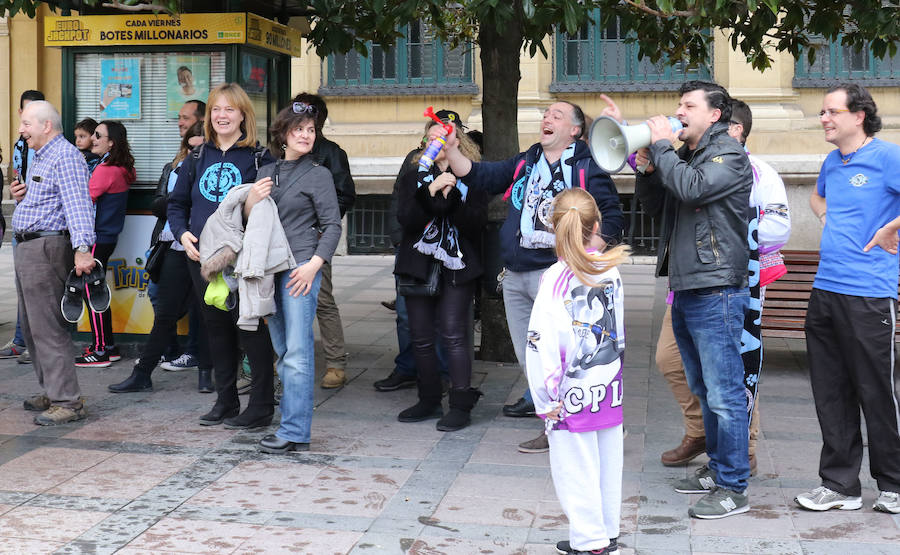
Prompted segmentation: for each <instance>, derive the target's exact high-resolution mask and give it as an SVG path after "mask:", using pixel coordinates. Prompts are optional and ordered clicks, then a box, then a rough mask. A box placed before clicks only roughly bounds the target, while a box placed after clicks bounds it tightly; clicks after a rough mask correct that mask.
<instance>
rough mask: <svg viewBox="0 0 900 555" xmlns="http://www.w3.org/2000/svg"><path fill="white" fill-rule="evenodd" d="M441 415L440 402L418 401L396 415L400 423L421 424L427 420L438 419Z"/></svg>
mask: <svg viewBox="0 0 900 555" xmlns="http://www.w3.org/2000/svg"><path fill="white" fill-rule="evenodd" d="M443 414H444V412H443V411H442V410H441V402H440V400H438V401H437V402H434V401H426V400H425V399H419V402H418V403H416V404H415V405H413V406H411V407H409V408H408V409H406V410H404V411H401V412H400V414H399V415H397V420H398V421H400V422H421V421H422V420H428V419H429V418H440V417H441V416H442V415H443Z"/></svg>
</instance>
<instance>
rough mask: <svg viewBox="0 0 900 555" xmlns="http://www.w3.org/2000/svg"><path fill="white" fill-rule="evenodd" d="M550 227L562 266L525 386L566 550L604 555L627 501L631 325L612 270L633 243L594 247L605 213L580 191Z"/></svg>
mask: <svg viewBox="0 0 900 555" xmlns="http://www.w3.org/2000/svg"><path fill="white" fill-rule="evenodd" d="M551 221H552V224H553V229H554V230H555V234H556V253H557V256H558V257H559V261H558V262H557V263H556V264H554V265H553V266H551V267H550V268H548V269H547V271H546V272H544V275H543V277H542V278H541V285H540V288H539V290H538V294H537V298H536V299H535V301H534V308H533V310H532V312H531V321H530V322H529V325H528V348H527V349H526V368H527V374H528V383H529V387H530V388H531V393H532V395H533V396H534V405H535V410H536V412H537V414H539V415H541V417H542V418H544V419H545V421H546V424H547V435H548V436H549V441H550V470H551V473H552V475H553V485H554V487H555V488H556V496H557V498H558V499H559V502H560V504H561V505H562V507H563V510H564V511H565V513H566V516H567V517H568V519H569V544H570V549H571V551H570V553H581V552H585V553H606V552H607V548H608V547H609V542H610V538H615V537H617V536H618V535H619V514H620V511H621V502H622V451H623V446H622V440H623V438H622V396H623V390H622V360H623V355H624V351H625V326H624V323H623V322H624V306H623V302H622V299H623V295H622V278H621V276H620V275H619V271H618V270H617V269H616V265H617V264H619V263H621V262H622V261H623V260H624V259H625V258H626V257H627V256H628V247H625V246H618V247H615V248H611V249H609V250H607V251H605V252H603V253H600V252H598V251H597V250H595V249H594V248H592V247H591V240H592V239H593V238H594V237H595V235H596V234H597V233H598V230H599V228H600V213H599V211H598V210H597V205H596V204H595V203H594V200H593V199H592V198H591V196H590V195H589V194H588V193H586V192H585V191H583V190H581V189H569V190H567V191H564V192H563V193H561V194H560V195H558V196H557V197H556V199H555V201H554V203H553V209H552V214H551ZM561 543H562V542H561Z"/></svg>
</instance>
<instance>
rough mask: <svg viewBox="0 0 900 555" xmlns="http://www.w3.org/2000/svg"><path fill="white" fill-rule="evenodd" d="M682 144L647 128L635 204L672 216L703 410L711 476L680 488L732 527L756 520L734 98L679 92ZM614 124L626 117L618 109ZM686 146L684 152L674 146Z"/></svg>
mask: <svg viewBox="0 0 900 555" xmlns="http://www.w3.org/2000/svg"><path fill="white" fill-rule="evenodd" d="M679 94H680V95H681V99H680V101H679V102H678V110H677V111H676V112H675V115H676V117H677V118H678V120H679V121H680V122H681V123H682V125H683V126H684V128H683V129H682V130H681V132H680V133H679V136H678V137H676V136H675V133H674V132H673V131H672V126H671V125H670V123H669V121H668V119H667V118H665V117H663V116H654V117H652V118H650V119H649V120H647V125H648V126H649V127H650V132H651V139H650V143H651V144H650V146H649V148H644V149H641V150H639V151H638V152H637V159H636V163H637V165H638V167H643V166H646V168H645V169H644V172H643V173H638V175H637V177H636V181H635V194H636V195H637V196H638V198H639V199H640V201H641V203H642V204H643V206H644V208H645V210H646V212H647V213H648V214H650V215H658V214H660V213H661V214H662V237H661V242H660V248H659V257H658V262H657V267H656V271H657V275H659V276H668V278H669V286H670V288H671V289H672V291H673V292H674V299H673V301H672V328H673V331H674V333H675V339H676V341H677V343H678V348H679V350H680V351H681V357H682V359H683V362H684V371H685V375H686V377H687V381H688V384H689V386H690V388H691V391H692V392H693V393H694V395H696V396H697V398H698V399H699V401H700V406H701V409H702V412H703V423H704V427H705V429H706V452H707V455H709V459H710V460H709V464H708V466H703V467H701V468H700V469H699V470H697V472H696V473H695V474H693V475H692V476H689V477H688V478H686V479H684V480H679V481H678V482H677V483H676V484H675V490H676V491H678V492H681V493H704V494H705V495H704V497H703V498H701V499H700V500H699V501H698V502H697V503H696V504H695V505H694V506H693V507H692V508H691V509H690V511H689V513H690V515H691V516H693V517H695V518H722V517H725V516H730V515H733V514H739V513H744V512H746V511H747V510H749V504H748V500H747V495H746V493H745V490H746V489H747V479H748V478H749V475H750V463H749V458H748V452H747V439H748V437H747V436H748V424H749V423H748V415H747V399H746V395H745V392H744V385H743V378H744V364H743V362H742V360H741V352H740V349H741V333H742V330H743V324H744V313H745V312H746V311H747V308H748V305H749V299H750V292H749V289H748V260H749V256H750V249H749V245H748V241H747V233H748V223H749V222H750V220H751V219H752V214H751V212H750V208H749V206H750V205H749V201H750V190H751V187H752V185H753V173H752V169H751V166H750V161H749V159H748V158H747V155H746V153H745V152H744V149H743V147H742V146H741V144H740V143H739V142H738V141H737V140H735V139H733V138H732V137H730V136H729V135H728V124H729V121H730V120H731V97H730V96H729V95H728V92H727V91H726V90H725V89H724V88H722V87H721V86H719V85H717V84H715V83H709V82H703V81H690V82H687V83H685V84H684V85H682V86H681V88H680V90H679ZM609 112H614V113H612V114H607V115H611V116H613V117H616V116H618V118H621V115H620V114H618V110H617V109H615V108H614V106H613V107H611V109H610V110H609ZM676 138H679V139H680V140H681V141H683V144H682V145H681V147H680V148H678V149H677V150H676V149H675V146H674V145H673V143H674V142H675V139H676Z"/></svg>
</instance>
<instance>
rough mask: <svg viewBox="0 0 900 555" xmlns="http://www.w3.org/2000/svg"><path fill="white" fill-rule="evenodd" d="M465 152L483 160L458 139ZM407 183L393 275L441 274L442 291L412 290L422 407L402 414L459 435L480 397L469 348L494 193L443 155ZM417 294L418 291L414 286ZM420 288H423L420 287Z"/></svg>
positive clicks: (433, 131) (411, 278) (432, 129)
mask: <svg viewBox="0 0 900 555" xmlns="http://www.w3.org/2000/svg"><path fill="white" fill-rule="evenodd" d="M437 116H438V117H439V118H441V119H442V120H443V121H445V122H452V123H453V124H455V125H457V126H458V125H459V116H458V114H456V113H455V112H450V111H447V110H441V111H439V112H437ZM426 132H427V141H428V142H429V143H430V142H431V141H432V140H434V139H436V138H437V137H439V136H441V135H442V133H441V128H440V127H439V126H438V125H437V123H432V124H431V125H430V126H429V127H428V129H427V130H426ZM458 137H459V139H458V140H459V141H460V145H459V148H460V150H461V151H462V152H463V153H464V154H466V156H467V157H469V158H471V159H472V160H474V161H478V160H479V159H480V158H481V155H480V153H479V151H478V147H477V146H476V145H475V144H474V143H473V142H472V141H471V139H469V138H468V137H467V136H466V135H465V134H463V133H459V134H458ZM419 161H420V160H419V157H416V158H414V159H413V162H412V163H413V164H415V166H417V167H418V169H416V167H414V168H412V169H411V171H408V172H406V174H405V175H404V176H403V177H402V178H401V179H402V180H401V183H400V188H399V199H398V209H397V219H398V220H399V222H400V225H401V226H402V227H403V238H402V239H401V242H400V247H399V249H398V251H397V258H396V262H395V266H394V273H395V274H397V276H398V278H399V283H400V291H399V293H400V294H404V284H405V283H411V282H426V281H427V280H428V277H429V273H430V272H431V271H432V269H433V266H436V271H437V273H438V281H439V287H438V293H437V294H436V295H426V294H423V293H422V291H416V290H412V291H410V290H406V291H407V293H406V294H405V297H406V307H407V310H408V312H409V327H410V334H411V336H412V343H413V352H414V355H415V360H416V368H417V369H418V381H417V385H418V392H419V401H418V403H416V404H415V405H413V406H412V407H410V408H408V409H406V410H404V411H402V412H401V413H400V415H399V416H398V420H399V421H400V422H418V421H421V420H426V419H428V418H440V420H438V423H437V429H438V430H441V431H454V430H459V429H461V428H465V427H466V426H468V425H469V422H470V417H469V413H470V412H471V410H472V408H473V407H474V406H475V403H476V402H477V401H478V398H479V397H480V396H481V392H480V391H478V390H477V389H475V388H473V387H472V386H471V377H472V356H471V355H472V349H473V347H472V345H471V344H470V343H469V336H470V334H469V331H468V330H469V326H470V325H471V324H472V322H471V312H470V309H471V306H472V301H473V299H474V294H475V287H476V283H477V279H478V278H479V277H480V276H481V274H482V271H483V268H482V265H481V233H482V229H483V227H484V224H485V221H486V219H487V202H488V197H487V194H486V193H484V192H482V191H478V190H475V189H469V188H468V187H466V185H465V183H463V182H462V181H460V180H458V179H457V178H456V177H455V176H454V175H453V174H452V173H451V172H450V168H449V162H448V161H447V159H446V157H445V155H444V151H443V150H441V152H440V153H439V154H438V155H437V156H436V157H435V159H434V164H433V165H432V166H431V168H429V169H423V168H422V167H421V166H420V165H419ZM413 289H416V288H413ZM418 289H421V288H418ZM438 334H440V338H441V341H442V343H443V346H444V350H445V352H446V355H447V359H448V368H449V372H450V386H451V389H450V394H449V397H450V410H449V412H448V413H447V414H446V415H444V414H443V411H442V408H441V379H440V377H439V375H438V360H437V354H436V352H435V341H436V339H437V336H438Z"/></svg>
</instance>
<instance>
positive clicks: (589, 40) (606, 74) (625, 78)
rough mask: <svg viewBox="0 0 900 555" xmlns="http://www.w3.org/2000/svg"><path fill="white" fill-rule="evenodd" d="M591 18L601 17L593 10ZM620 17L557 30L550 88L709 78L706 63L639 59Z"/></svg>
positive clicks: (661, 86) (659, 86)
mask: <svg viewBox="0 0 900 555" xmlns="http://www.w3.org/2000/svg"><path fill="white" fill-rule="evenodd" d="M592 18H593V21H597V22H599V21H600V11H599V10H595V11H594V14H593V16H592ZM627 38H628V35H627V34H626V33H625V32H624V31H623V29H622V25H621V20H620V19H618V18H616V19H615V20H613V21H610V22H609V23H608V24H607V25H606V26H605V27H599V26H597V25H592V24H586V25H585V26H584V27H582V28H581V29H579V30H578V32H577V33H575V34H573V35H570V34H568V33H560V32H557V33H556V41H555V46H554V57H555V67H556V71H555V78H554V82H553V83H552V84H551V85H550V90H551V92H567V91H573V92H574V91H579V92H584V91H585V90H591V91H593V90H602V91H610V90H654V91H656V90H674V89H677V88H678V86H680V84H681V83H683V82H684V81H688V80H690V79H709V78H710V74H711V69H710V68H709V67H707V66H701V67H696V68H692V67H688V65H687V64H685V63H684V62H679V63H676V64H674V65H671V66H670V65H668V64H666V63H663V62H658V63H655V64H654V63H651V62H650V60H649V59H647V58H644V59H638V51H639V48H638V44H637V43H633V42H626V39H627Z"/></svg>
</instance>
